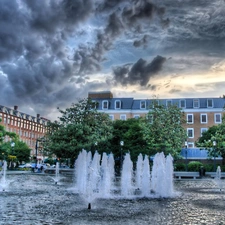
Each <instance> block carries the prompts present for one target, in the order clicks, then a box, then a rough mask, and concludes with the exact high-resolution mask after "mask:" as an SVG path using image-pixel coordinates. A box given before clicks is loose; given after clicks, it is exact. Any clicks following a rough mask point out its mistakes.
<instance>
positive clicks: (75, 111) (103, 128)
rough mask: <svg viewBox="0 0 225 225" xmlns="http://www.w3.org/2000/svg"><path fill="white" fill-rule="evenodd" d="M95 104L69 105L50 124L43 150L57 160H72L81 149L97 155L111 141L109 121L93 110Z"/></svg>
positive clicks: (86, 101)
mask: <svg viewBox="0 0 225 225" xmlns="http://www.w3.org/2000/svg"><path fill="white" fill-rule="evenodd" d="M96 104H97V103H95V102H92V101H91V100H90V99H83V100H81V101H79V102H78V103H76V104H72V105H71V107H70V108H67V109H66V110H60V109H59V112H60V113H61V114H62V115H61V116H60V117H59V120H58V121H54V122H50V123H49V125H48V133H47V135H46V136H45V142H44V148H45V149H47V151H48V152H49V154H55V155H56V156H57V157H58V158H70V159H73V160H74V159H75V158H76V157H77V155H78V154H79V152H80V151H81V150H82V149H86V150H91V151H93V152H94V151H95V150H96V149H98V151H99V152H101V151H104V150H106V149H103V148H104V147H105V146H107V145H106V144H105V143H107V141H108V139H110V138H111V130H112V121H111V120H110V118H109V116H108V115H107V114H105V113H100V112H98V111H97V110H96Z"/></svg>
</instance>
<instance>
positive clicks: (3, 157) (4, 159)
mask: <svg viewBox="0 0 225 225" xmlns="http://www.w3.org/2000/svg"><path fill="white" fill-rule="evenodd" d="M2 155H3V160H4V161H5V153H4V152H3V153H2Z"/></svg>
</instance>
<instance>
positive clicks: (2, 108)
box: [0, 105, 49, 123]
mask: <svg viewBox="0 0 225 225" xmlns="http://www.w3.org/2000/svg"><path fill="white" fill-rule="evenodd" d="M16 109H17V108H16ZM0 112H3V113H6V114H8V115H13V116H16V117H20V118H22V119H26V120H30V121H33V122H37V123H46V122H48V121H49V120H48V119H45V118H43V117H41V118H40V117H38V116H37V117H35V116H31V115H29V114H26V113H23V112H20V111H18V110H15V109H11V108H9V107H6V106H3V105H0Z"/></svg>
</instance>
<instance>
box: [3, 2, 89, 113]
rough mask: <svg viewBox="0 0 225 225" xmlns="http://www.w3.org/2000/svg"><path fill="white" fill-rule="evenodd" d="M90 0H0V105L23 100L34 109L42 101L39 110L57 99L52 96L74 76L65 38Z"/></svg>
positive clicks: (84, 16) (83, 16) (81, 18)
mask: <svg viewBox="0 0 225 225" xmlns="http://www.w3.org/2000/svg"><path fill="white" fill-rule="evenodd" d="M92 2H93V1H91V0H86V1H82V0H54V1H53V0H50V1H45V0H41V1H29V0H24V1H19V0H18V1H7V0H2V1H1V2H0V21H1V22H0V66H1V70H2V71H3V72H4V73H5V74H6V76H3V75H2V74H0V80H1V81H2V80H3V82H1V83H0V88H1V96H2V97H3V98H2V99H3V102H2V104H7V101H11V102H14V103H12V104H18V103H21V104H22V102H24V103H25V104H28V103H29V104H31V105H32V104H33V107H34V108H35V107H36V105H37V103H38V102H39V103H40V102H42V105H43V106H44V107H43V109H44V108H45V107H46V104H48V105H54V104H55V102H56V99H54V101H52V100H53V99H52V97H53V96H54V94H55V93H57V92H59V93H60V90H61V89H63V86H64V85H67V83H68V80H69V79H70V78H71V77H72V76H73V62H72V61H71V60H69V57H68V49H67V47H66V40H67V38H68V37H70V36H71V35H73V34H74V33H75V32H76V29H77V28H78V26H80V24H81V23H82V22H84V21H85V20H86V19H87V18H89V16H90V15H91V13H92V12H93V7H92V6H93V4H92ZM3 78H4V79H3ZM6 87H7V88H6ZM71 90H72V89H71ZM73 92H76V90H75V88H74V89H73ZM73 95H74V94H73ZM12 96H14V97H12ZM61 98H64V97H63V96H61ZM65 99H68V98H65ZM15 102H16V103H15ZM7 105H8V104H7ZM43 109H42V110H43Z"/></svg>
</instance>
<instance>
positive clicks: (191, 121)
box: [187, 114, 194, 124]
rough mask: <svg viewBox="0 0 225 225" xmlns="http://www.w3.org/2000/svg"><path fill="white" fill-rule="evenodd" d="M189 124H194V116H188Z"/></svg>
mask: <svg viewBox="0 0 225 225" xmlns="http://www.w3.org/2000/svg"><path fill="white" fill-rule="evenodd" d="M187 123H189V124H191V123H194V115H193V114H187Z"/></svg>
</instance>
